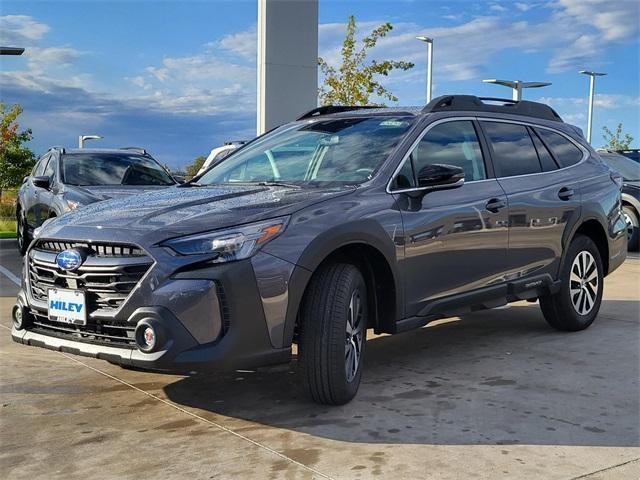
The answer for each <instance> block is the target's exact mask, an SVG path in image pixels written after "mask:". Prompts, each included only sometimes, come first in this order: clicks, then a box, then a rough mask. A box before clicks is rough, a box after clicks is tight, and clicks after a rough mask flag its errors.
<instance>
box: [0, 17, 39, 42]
mask: <svg viewBox="0 0 640 480" xmlns="http://www.w3.org/2000/svg"><path fill="white" fill-rule="evenodd" d="M48 31H49V26H48V25H45V24H44V23H40V22H37V21H35V20H34V19H33V18H32V17H29V16H27V15H3V16H0V43H1V44H2V45H6V46H11V47H24V46H28V45H32V44H33V43H34V42H35V41H37V40H40V39H41V38H42V37H43V36H44V35H45V34H46V33H47V32H48Z"/></svg>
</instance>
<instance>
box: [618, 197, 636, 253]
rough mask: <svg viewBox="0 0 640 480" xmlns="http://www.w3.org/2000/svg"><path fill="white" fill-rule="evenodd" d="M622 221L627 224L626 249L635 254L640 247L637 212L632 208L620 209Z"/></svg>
mask: <svg viewBox="0 0 640 480" xmlns="http://www.w3.org/2000/svg"><path fill="white" fill-rule="evenodd" d="M622 214H623V215H624V220H625V222H627V239H628V241H629V243H628V245H627V249H628V250H629V251H631V252H637V251H638V247H640V221H639V219H638V214H637V212H636V211H635V210H634V209H633V208H632V207H627V206H626V205H625V206H623V207H622Z"/></svg>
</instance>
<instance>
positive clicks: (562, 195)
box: [558, 187, 574, 200]
mask: <svg viewBox="0 0 640 480" xmlns="http://www.w3.org/2000/svg"><path fill="white" fill-rule="evenodd" d="M573 194H574V191H573V188H569V187H562V188H561V189H560V191H559V192H558V198H559V199H560V200H569V199H570V198H571V197H573Z"/></svg>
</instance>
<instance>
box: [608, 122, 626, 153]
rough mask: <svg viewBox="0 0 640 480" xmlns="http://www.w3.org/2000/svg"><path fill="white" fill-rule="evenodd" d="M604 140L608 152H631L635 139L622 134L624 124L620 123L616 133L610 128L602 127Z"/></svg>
mask: <svg viewBox="0 0 640 480" xmlns="http://www.w3.org/2000/svg"><path fill="white" fill-rule="evenodd" d="M602 132H603V134H602V138H604V140H605V142H607V143H606V144H605V145H604V148H606V149H607V150H629V149H630V148H631V143H632V142H633V137H632V136H631V135H630V134H628V133H622V124H621V123H619V124H618V127H617V128H616V131H615V132H612V131H611V130H610V129H609V128H608V127H606V126H605V127H602Z"/></svg>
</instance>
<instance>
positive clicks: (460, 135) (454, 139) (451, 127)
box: [396, 120, 487, 184]
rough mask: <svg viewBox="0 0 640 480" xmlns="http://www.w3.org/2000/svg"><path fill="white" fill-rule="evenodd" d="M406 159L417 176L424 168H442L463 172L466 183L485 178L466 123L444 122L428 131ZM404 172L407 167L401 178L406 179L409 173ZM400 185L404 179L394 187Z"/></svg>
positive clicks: (473, 135)
mask: <svg viewBox="0 0 640 480" xmlns="http://www.w3.org/2000/svg"><path fill="white" fill-rule="evenodd" d="M409 158H410V161H411V163H412V164H413V168H414V170H415V172H420V170H422V169H423V168H424V167H426V166H427V165H434V164H444V165H453V166H456V167H460V168H462V169H463V170H464V176H465V181H467V182H472V181H474V180H484V179H485V178H487V175H486V172H485V168H484V160H483V158H482V149H481V148H480V143H479V142H478V136H477V135H476V130H475V128H474V126H473V123H472V122H471V121H469V120H460V121H454V122H445V123H441V124H440V125H436V126H435V127H433V128H431V129H430V130H429V131H428V132H427V133H426V134H425V136H424V137H422V140H420V142H419V143H418V145H416V147H415V148H414V149H413V151H412V152H411V155H410V156H409ZM407 163H408V162H407ZM405 168H406V165H405V166H403V169H402V170H401V172H400V174H401V175H402V176H403V177H409V176H410V173H409V171H408V170H405ZM410 180H411V181H412V182H413V179H411V178H410ZM400 182H403V183H404V182H405V178H402V179H401V178H397V180H396V184H400Z"/></svg>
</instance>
